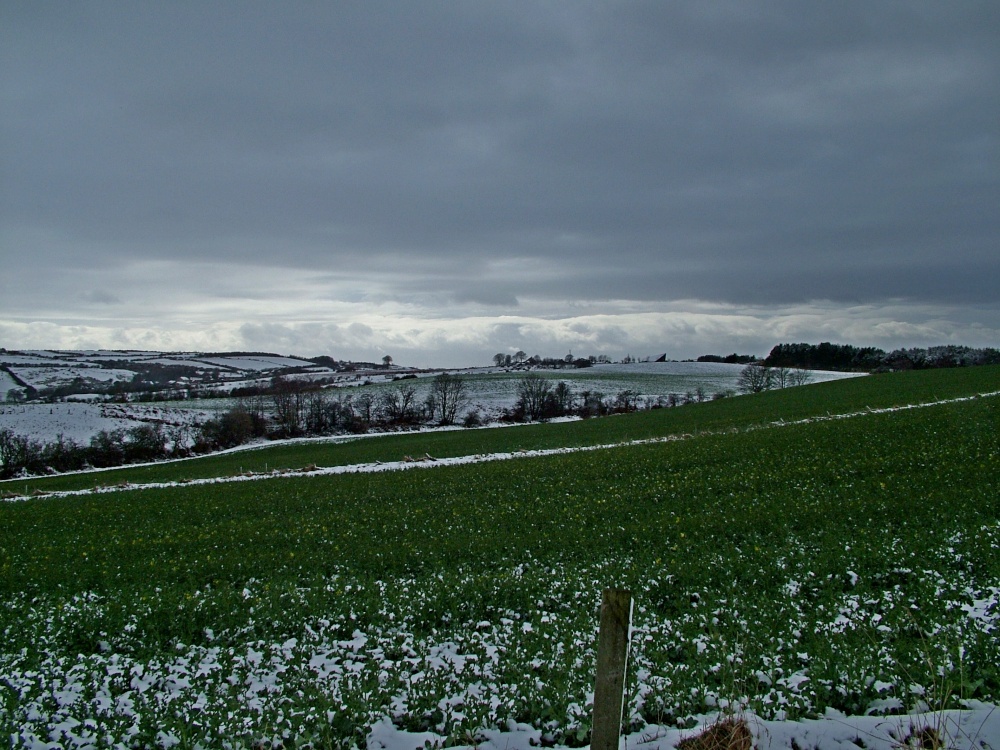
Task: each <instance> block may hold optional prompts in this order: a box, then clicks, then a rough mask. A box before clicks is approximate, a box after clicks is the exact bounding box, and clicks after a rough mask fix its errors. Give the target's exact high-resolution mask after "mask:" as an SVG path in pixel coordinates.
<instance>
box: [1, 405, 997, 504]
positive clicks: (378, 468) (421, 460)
mask: <svg viewBox="0 0 1000 750" xmlns="http://www.w3.org/2000/svg"><path fill="white" fill-rule="evenodd" d="M997 396H1000V391H990V392H987V393H978V394H975V395H972V396H959V397H956V398H949V399H940V400H937V401H927V402H923V403H919V404H904V405H902V406H888V407H879V408H875V409H873V408H871V407H867V408H865V409H863V410H860V411H853V412H845V413H841V414H829V413H827V414H825V415H819V416H813V417H805V418H803V419H796V420H788V421H785V420H783V419H778V420H775V421H772V422H768V423H765V424H755V425H749V426H746V427H742V428H727V429H724V430H705V431H698V432H697V433H681V434H677V435H665V436H663V437H655V438H641V439H636V440H625V441H621V442H617V443H601V444H597V445H581V446H574V447H563V448H538V449H521V450H518V451H509V452H499V453H478V454H470V455H466V456H452V457H446V458H435V457H433V456H430V455H427V454H425V455H423V456H419V457H412V456H403V457H402V458H401V459H400V460H399V461H373V462H368V463H360V464H345V465H340V466H327V467H321V466H315V465H311V466H305V467H302V468H299V469H275V470H273V471H269V472H253V471H247V472H243V473H240V474H235V475H228V476H220V477H206V478H200V479H189V480H177V481H172V482H148V483H131V482H120V483H118V484H113V485H105V486H98V487H91V488H87V489H82V490H53V491H45V490H35V491H34V492H30V493H28V494H16V493H15V492H13V491H8V492H7V493H5V494H4V495H3V498H2V499H3V500H5V501H8V502H21V501H25V500H33V499H37V498H40V497H44V498H53V499H55V498H68V497H85V496H90V495H103V494H108V493H112V492H128V491H133V490H145V489H168V488H173V487H192V486H198V485H207V484H228V483H232V482H251V481H259V480H265V479H281V478H289V479H291V478H301V477H321V476H334V475H339V474H373V473H379V472H390V471H406V470H408V469H421V468H422V469H427V468H433V467H437V466H460V465H465V464H479V463H489V462H493V461H509V460H514V459H519V458H541V457H545V456H556V455H565V454H569V453H586V452H592V451H604V450H611V449H614V448H627V447H631V446H641V445H656V444H660V443H672V442H678V441H682V440H690V439H691V438H694V437H704V436H706V435H726V434H734V433H737V432H752V431H755V430H767V429H775V428H780V427H791V426H794V425H803V424H814V423H819V422H831V421H836V420H842V419H856V418H859V417H867V416H873V415H877V414H887V413H891V412H897V411H906V410H910V409H926V408H929V407H934V406H946V405H948V404H955V403H961V402H965V401H974V400H976V399H981V398H995V397H997ZM12 481H17V480H12Z"/></svg>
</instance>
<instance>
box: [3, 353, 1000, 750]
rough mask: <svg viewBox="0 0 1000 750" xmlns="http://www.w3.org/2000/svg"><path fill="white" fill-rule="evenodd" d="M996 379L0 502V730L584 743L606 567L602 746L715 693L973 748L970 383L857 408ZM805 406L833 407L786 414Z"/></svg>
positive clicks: (975, 479)
mask: <svg viewBox="0 0 1000 750" xmlns="http://www.w3.org/2000/svg"><path fill="white" fill-rule="evenodd" d="M997 375H998V372H997V369H996V368H982V369H981V371H979V372H974V371H972V370H969V371H957V370H956V371H948V372H947V373H940V372H931V373H920V374H914V375H907V376H885V377H879V378H865V379H859V380H852V381H840V382H835V383H827V384H819V385H816V386H809V387H806V388H800V389H793V390H790V391H785V392H775V393H768V394H762V395H760V396H754V397H746V398H740V399H731V400H729V401H728V402H727V401H721V402H714V403H709V404H702V405H696V406H690V407H684V408H682V409H675V410H663V411H658V412H649V413H643V414H637V415H628V416H623V417H614V418H608V419H603V420H591V421H586V422H578V423H571V424H559V425H545V426H536V427H525V428H516V429H509V430H495V431H492V432H490V431H474V432H469V431H463V432H454V433H438V434H427V435H424V434H421V435H407V436H399V437H394V438H385V439H373V440H364V441H357V442H355V443H350V444H346V445H296V446H286V447H282V448H281V449H280V451H281V452H284V453H278V454H275V453H273V452H272V451H267V452H263V451H261V452H255V453H244V454H242V456H241V458H242V459H243V460H246V459H247V458H248V457H250V456H256V457H257V459H259V460H261V461H262V462H263V461H264V460H265V459H264V456H266V455H268V454H270V456H271V459H270V460H272V461H273V460H274V456H275V455H284V456H285V458H286V459H288V460H291V459H294V461H293V463H298V462H300V461H302V460H303V459H304V457H305V456H307V455H311V454H308V451H320V450H322V451H325V452H326V453H325V454H323V455H324V457H325V458H327V459H328V460H327V461H324V462H323V463H324V464H325V465H332V464H335V463H338V462H340V463H352V462H356V461H357V459H358V458H359V456H362V455H363V456H365V457H367V458H369V459H374V458H375V457H376V456H378V455H383V456H385V457H391V456H388V454H389V453H392V454H393V455H394V456H395V458H397V459H398V453H399V452H400V451H405V452H407V453H410V454H418V453H419V452H421V450H422V449H425V448H429V447H433V448H434V449H435V450H437V451H438V452H439V453H442V452H449V451H450V452H451V453H452V454H453V455H464V454H467V453H474V452H479V451H480V450H481V449H486V448H488V445H487V444H488V443H490V441H498V442H497V443H495V445H499V444H500V442H503V444H504V447H505V448H507V449H511V448H513V449H516V448H517V447H525V448H528V447H542V446H544V445H550V447H555V446H554V445H553V444H561V445H586V444H593V443H596V442H600V443H609V442H615V441H617V440H626V439H630V440H631V439H638V438H649V437H663V436H665V435H670V434H687V435H689V437H687V438H686V439H684V440H677V441H671V442H663V443H656V444H648V445H639V446H627V447H618V448H609V449H605V450H601V451H598V452H587V453H570V454H564V455H553V456H547V457H541V458H535V459H530V460H522V461H517V462H506V463H480V464H470V465H460V466H451V467H441V468H435V469H433V470H428V471H419V472H405V473H401V472H397V473H390V474H357V475H350V474H347V475H341V476H335V477H312V478H294V479H274V480H263V481H257V482H252V483H235V484H226V485H217V486H201V487H192V486H179V487H174V488H167V489H145V490H130V491H123V492H118V493H114V494H109V495H93V496H87V497H79V498H64V499H58V498H46V499H37V500H29V501H19V502H15V503H9V504H5V505H3V506H0V605H2V606H0V731H2V732H3V733H4V734H5V735H7V736H11V737H13V738H15V739H14V744H15V745H24V746H32V744H33V743H35V742H37V743H38V744H44V743H46V742H57V743H59V744H60V745H61V746H79V747H83V746H95V745H98V744H101V745H105V746H108V745H119V746H128V745H130V744H131V745H133V746H135V745H141V746H163V747H168V746H172V745H173V744H177V743H179V744H180V745H182V746H185V747H194V746H196V745H197V744H198V743H201V744H202V745H203V746H208V747H216V746H219V747H221V746H233V747H237V746H242V747H250V746H254V745H257V746H260V745H259V744H257V743H263V744H265V745H283V746H286V747H291V746H300V745H303V744H309V743H311V744H312V746H334V745H337V746H339V745H341V744H343V743H347V744H351V743H357V744H359V745H360V746H364V745H365V743H366V741H369V740H372V741H374V742H382V743H383V744H389V745H390V746H392V747H397V746H398V747H404V746H406V745H405V743H407V742H409V743H411V744H410V745H409V746H410V747H416V746H420V745H423V743H424V741H425V740H427V741H431V742H445V741H448V742H451V743H458V744H465V745H471V744H483V743H486V742H489V743H492V745H493V746H495V747H503V746H505V743H506V744H508V745H511V746H519V747H520V746H522V745H526V744H527V742H528V740H534V741H535V742H538V743H544V744H551V743H558V744H567V745H580V744H585V743H586V741H587V737H588V732H589V721H590V719H589V708H588V700H589V698H590V693H591V690H592V681H593V665H594V646H595V636H596V606H597V603H598V602H599V597H600V592H601V589H602V588H603V587H605V586H607V585H616V586H625V587H629V588H631V589H632V591H633V592H634V594H635V598H636V616H635V623H634V625H635V632H634V634H633V638H632V655H631V661H630V664H631V668H630V672H629V678H628V707H627V727H628V729H629V731H631V732H632V733H633V736H632V738H631V740H630V741H631V742H633V743H634V744H637V743H639V742H641V738H643V737H645V738H646V739H648V740H651V741H650V742H648V743H645V744H644V746H666V745H667V744H669V743H670V742H672V741H673V740H676V739H677V738H679V737H680V736H681V735H680V734H678V731H679V730H678V728H683V727H692V726H695V725H697V724H698V722H699V721H700V717H701V716H703V715H704V714H706V713H711V712H713V711H717V710H719V709H720V708H727V707H728V708H735V709H737V710H739V711H741V712H744V713H746V714H747V715H752V716H755V717H758V719H759V724H758V725H757V726H758V727H765V728H768V727H769V728H768V729H767V731H768V732H769V733H770V736H771V739H772V740H773V739H774V738H775V737H783V738H785V739H786V740H787V742H788V743H789V744H790V743H791V742H792V741H793V740H794V738H795V737H796V736H798V737H799V738H800V739H801V737H802V736H806V735H802V734H799V735H795V733H794V732H793V731H790V732H787V733H786V732H784V730H781V731H779V730H778V729H777V728H775V725H773V724H767V723H765V722H768V721H777V720H801V724H800V725H799V726H801V727H808V731H809V732H812V734H811V735H808V736H810V737H812V740H810V744H809V745H808V746H809V747H821V748H825V747H840V746H841V745H840V744H839V743H840V742H841V740H839V739H836V740H835V739H834V738H835V736H839V735H838V734H837V732H840V734H843V731H844V729H843V728H844V727H845V726H846V727H855V729H853V730H852V731H856V732H862V731H863V732H870V735H868V734H866V735H865V736H864V737H856V738H854V739H860V740H863V741H864V742H865V743H866V744H865V745H864V746H865V747H869V748H876V747H889V746H890V744H888V743H890V742H893V741H895V742H902V741H903V740H904V739H905V737H906V736H909V735H908V732H909V733H911V734H912V731H914V730H910V729H909V726H910V722H911V721H914V719H912V718H911V717H907V716H897V717H892V716H889V717H888V718H882V719H879V721H880V722H881V723H879V724H877V725H876V723H875V722H873V721H871V722H868V723H865V722H866V721H867V720H864V719H861V718H857V719H855V718H848V717H859V716H862V715H864V714H866V713H874V714H878V715H881V714H893V713H898V712H906V711H908V710H925V711H926V710H928V709H930V710H932V711H939V710H940V712H939V713H934V714H932V715H930V716H927V717H923V718H921V719H920V721H927V722H930V721H933V720H935V717H937V719H936V720H938V721H940V720H941V717H952V716H954V717H959V716H960V715H959V714H951V713H944V711H945V710H946V709H947V710H954V709H959V708H962V707H963V706H966V707H968V706H972V707H974V708H978V713H975V714H974V717H976V721H977V722H978V724H975V725H971V724H969V723H966V724H964V725H960V724H958V723H955V724H954V725H953V726H952V729H951V730H949V731H950V732H951V735H950V737H951V740H952V741H953V744H955V745H962V743H963V742H965V741H966V740H967V741H968V742H966V743H965V746H969V747H971V746H975V747H980V746H981V745H980V744H979V741H980V740H983V741H986V742H987V743H988V744H987V745H983V747H986V746H996V742H997V739H998V738H997V737H996V736H995V735H996V733H997V732H998V731H1000V724H998V723H997V722H995V721H993V720H992V718H991V717H992V716H993V714H991V713H990V711H989V709H988V708H984V704H982V703H977V702H976V701H984V702H986V703H987V704H989V703H996V702H997V701H998V699H1000V670H998V667H997V664H998V659H997V655H998V654H1000V429H998V428H1000V398H998V397H997V396H990V397H982V398H975V399H971V400H964V401H954V402H951V403H942V404H939V405H935V406H926V407H924V408H920V409H909V410H899V411H891V412H882V413H874V412H872V413H866V412H867V409H868V408H869V407H870V408H871V409H877V408H884V407H889V406H900V405H902V404H908V403H917V402H921V401H922V402H929V401H936V400H945V399H956V398H965V397H968V396H971V395H974V394H977V393H987V392H995V391H997V390H998V389H997V381H998V379H997ZM827 412H829V413H830V415H831V416H832V415H835V414H842V413H844V414H846V413H851V414H856V415H857V414H859V413H860V416H855V417H854V418H851V419H824V420H823V421H813V422H803V423H799V424H788V423H789V422H793V421H796V420H803V419H807V418H810V417H825V416H826V415H827ZM779 421H783V422H784V424H783V426H779V425H776V424H775V423H778V422H779ZM470 436H471V438H470ZM470 439H471V440H473V444H472V445H471V448H472V449H471V450H470V449H469V448H470V444H469V443H468V442H464V441H468V440H470ZM392 441H397V442H395V443H392ZM475 441H479V442H475ZM303 452H304V453H303ZM233 458H235V457H233ZM222 460H223V459H222V457H216V458H215V459H212V461H216V462H218V461H222ZM197 465H198V464H195V463H189V464H174V465H172V466H173V467H174V472H175V473H174V477H173V478H174V479H178V478H181V477H182V476H184V473H185V472H188V471H189V470H190V469H191V468H192V467H194V466H197ZM201 465H203V466H214V467H215V468H216V469H218V468H225V465H224V464H220V463H211V462H208V463H203V464H201ZM153 468H156V469H165V468H168V467H153ZM64 479H66V478H56V479H53V480H47V481H61V480H64ZM40 486H41V483H40ZM46 486H49V485H46ZM969 701H972V703H969ZM824 716H825V717H835V718H836V721H833V722H832V725H836V727H839V729H838V730H836V731H834V730H833V729H829V730H828V731H827V730H822V729H818V728H817V726H816V723H815V722H816V721H817V720H819V719H820V718H821V717H824ZM805 720H810V721H812V723H806V721H805ZM958 720H959V719H958V718H955V721H956V722H957V721H958ZM852 722H854V723H852ZM897 722H898V723H897ZM860 727H867V728H866V729H861V728H860ZM878 727H882V729H879V728H878ZM886 727H888V729H885V728H886ZM893 728H895V730H894V731H895V732H896V735H897V736H896V739H895V740H889V739H886V740H885V742H884V743H883V741H882V740H881V739H879V738H878V737H876V736H875V733H876V732H882V731H883V730H885V731H890V730H893ZM918 729H919V727H918ZM498 730H508V731H509V734H508V735H498V734H496V732H497V731H498ZM681 731H682V730H681ZM803 731H805V730H803ZM505 736H506V737H507V739H506V740H505V739H504V737H505ZM514 736H517V737H520V738H521V739H520V740H517V739H512V738H513V737H514ZM885 736H886V737H888V735H885ZM526 738H527V739H526ZM671 738H673V739H671ZM789 738H791V739H789ZM845 741H848V742H850V741H853V740H851V739H848V740H845ZM795 742H796V743H797V744H799V745H800V746H805V745H801V743H799V741H798V740H795ZM834 742H836V743H837V744H834ZM394 743H397V744H394ZM657 743H660V744H659V745H658V744H657ZM824 743H826V744H824ZM990 743H992V744H990ZM772 746H778V745H772Z"/></svg>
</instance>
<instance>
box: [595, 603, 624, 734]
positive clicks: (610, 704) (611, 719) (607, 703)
mask: <svg viewBox="0 0 1000 750" xmlns="http://www.w3.org/2000/svg"><path fill="white" fill-rule="evenodd" d="M631 624H632V592H630V591H626V590H624V589H605V590H604V594H603V596H602V597H601V630H600V634H599V635H598V639H597V679H596V680H595V682H594V727H593V730H592V731H591V734H590V750H618V738H619V736H620V735H621V726H622V704H623V701H624V693H625V667H626V663H627V661H628V632H629V627H630V625H631Z"/></svg>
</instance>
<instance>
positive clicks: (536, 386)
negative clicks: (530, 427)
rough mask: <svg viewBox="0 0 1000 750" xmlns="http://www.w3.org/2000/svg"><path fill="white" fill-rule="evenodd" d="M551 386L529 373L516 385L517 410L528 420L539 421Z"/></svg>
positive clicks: (533, 373) (535, 373)
mask: <svg viewBox="0 0 1000 750" xmlns="http://www.w3.org/2000/svg"><path fill="white" fill-rule="evenodd" d="M551 390H552V385H551V383H549V381H548V380H546V379H545V378H543V377H542V376H541V375H539V374H538V373H537V372H531V373H528V374H527V375H525V376H524V377H523V378H521V379H520V380H519V381H518V383H517V408H518V410H519V411H520V412H521V413H523V414H524V416H525V417H526V418H528V419H531V420H535V419H540V418H541V416H542V412H543V410H544V409H545V400H546V398H547V397H548V396H549V393H550V391H551Z"/></svg>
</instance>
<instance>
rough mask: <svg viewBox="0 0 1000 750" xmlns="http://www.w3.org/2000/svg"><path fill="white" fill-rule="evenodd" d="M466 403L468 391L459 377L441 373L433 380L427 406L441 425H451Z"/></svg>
mask: <svg viewBox="0 0 1000 750" xmlns="http://www.w3.org/2000/svg"><path fill="white" fill-rule="evenodd" d="M468 402H469V396H468V391H467V389H466V387H465V380H463V379H462V376H461V375H453V374H451V373H448V372H443V373H441V374H440V375H438V376H437V377H435V378H434V382H433V383H432V384H431V393H430V396H428V399H427V405H428V407H429V410H430V412H431V414H432V415H437V417H438V420H439V421H440V423H441V424H453V423H454V422H455V416H456V415H457V414H458V412H459V411H460V410H461V409H462V408H463V407H464V406H465V405H466V404H467V403H468Z"/></svg>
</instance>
